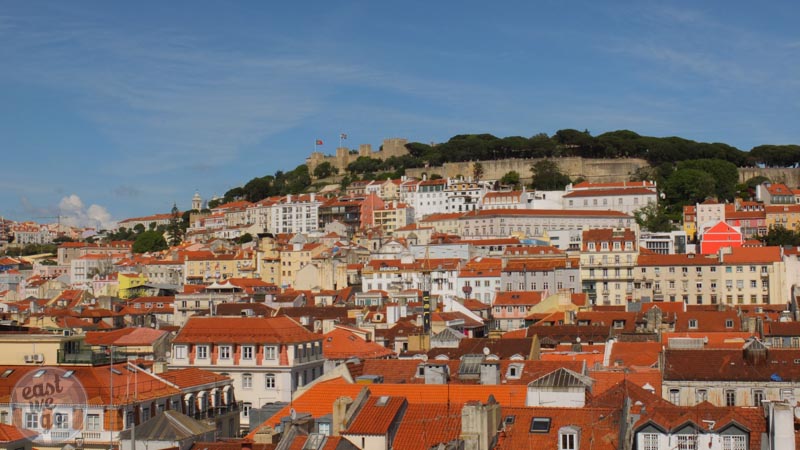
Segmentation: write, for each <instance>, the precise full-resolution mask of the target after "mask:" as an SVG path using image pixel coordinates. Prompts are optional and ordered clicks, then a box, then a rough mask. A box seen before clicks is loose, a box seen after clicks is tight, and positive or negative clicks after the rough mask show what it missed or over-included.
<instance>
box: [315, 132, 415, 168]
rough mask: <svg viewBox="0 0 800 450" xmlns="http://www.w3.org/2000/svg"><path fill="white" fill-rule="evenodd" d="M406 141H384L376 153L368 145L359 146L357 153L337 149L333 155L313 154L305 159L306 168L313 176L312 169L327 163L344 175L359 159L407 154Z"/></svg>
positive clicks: (399, 139) (391, 139)
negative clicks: (349, 166)
mask: <svg viewBox="0 0 800 450" xmlns="http://www.w3.org/2000/svg"><path fill="white" fill-rule="evenodd" d="M407 143H408V139H404V138H390V139H384V140H383V145H382V146H381V150H378V151H377V152H373V151H372V146H371V145H369V144H361V145H360V146H359V147H358V150H357V151H353V152H352V153H351V151H350V149H348V148H346V147H339V148H337V149H336V154H335V155H325V154H323V153H321V152H313V153H312V154H311V155H310V156H309V157H308V158H306V166H308V171H309V173H311V174H312V176H313V174H314V169H316V168H317V166H319V165H320V164H322V163H323V162H326V161H327V162H329V163H331V165H332V166H333V167H336V168H337V169H339V173H344V171H345V170H346V169H347V166H348V165H350V163H352V162H355V161H356V160H357V159H358V158H359V157H362V156H366V157H368V158H374V159H380V160H386V159H389V158H391V157H392V156H403V155H406V154H408V149H406V144H407Z"/></svg>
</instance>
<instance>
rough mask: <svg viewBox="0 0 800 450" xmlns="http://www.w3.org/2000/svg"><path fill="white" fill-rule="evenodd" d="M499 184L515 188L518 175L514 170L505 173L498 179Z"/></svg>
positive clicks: (517, 184) (517, 182)
mask: <svg viewBox="0 0 800 450" xmlns="http://www.w3.org/2000/svg"><path fill="white" fill-rule="evenodd" d="M500 184H504V185H506V186H515V187H516V186H519V173H518V172H517V171H515V170H512V171H511V172H507V173H506V174H505V175H503V177H502V178H500Z"/></svg>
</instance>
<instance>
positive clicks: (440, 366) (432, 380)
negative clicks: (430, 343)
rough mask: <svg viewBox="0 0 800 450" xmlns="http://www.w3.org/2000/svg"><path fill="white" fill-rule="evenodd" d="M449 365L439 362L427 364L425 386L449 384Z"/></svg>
mask: <svg viewBox="0 0 800 450" xmlns="http://www.w3.org/2000/svg"><path fill="white" fill-rule="evenodd" d="M449 375H450V370H449V367H448V366H447V364H445V363H437V362H427V363H425V384H447V382H448V380H449V379H450V376H449Z"/></svg>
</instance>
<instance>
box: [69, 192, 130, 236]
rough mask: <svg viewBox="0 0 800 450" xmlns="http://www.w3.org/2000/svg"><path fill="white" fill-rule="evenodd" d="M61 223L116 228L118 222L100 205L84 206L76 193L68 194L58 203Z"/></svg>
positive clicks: (75, 225)
mask: <svg viewBox="0 0 800 450" xmlns="http://www.w3.org/2000/svg"><path fill="white" fill-rule="evenodd" d="M58 210H59V214H60V215H61V223H64V224H66V225H70V226H74V227H94V228H100V229H109V228H114V227H115V226H116V223H115V222H114V220H113V219H112V218H111V214H110V213H109V212H108V210H107V209H106V208H105V207H103V206H100V205H95V204H91V205H89V207H88V208H85V207H84V204H83V201H82V200H81V198H80V197H78V196H77V195H75V194H71V195H68V196H66V197H64V198H62V199H61V201H60V202H59V203H58Z"/></svg>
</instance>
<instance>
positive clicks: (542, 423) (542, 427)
mask: <svg viewBox="0 0 800 450" xmlns="http://www.w3.org/2000/svg"><path fill="white" fill-rule="evenodd" d="M530 431H531V433H549V432H550V418H549V417H534V418H533V419H531V430H530Z"/></svg>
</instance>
